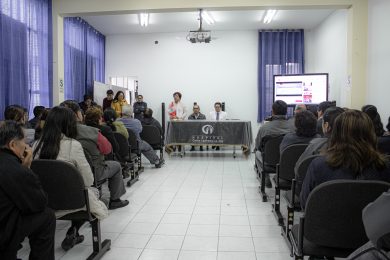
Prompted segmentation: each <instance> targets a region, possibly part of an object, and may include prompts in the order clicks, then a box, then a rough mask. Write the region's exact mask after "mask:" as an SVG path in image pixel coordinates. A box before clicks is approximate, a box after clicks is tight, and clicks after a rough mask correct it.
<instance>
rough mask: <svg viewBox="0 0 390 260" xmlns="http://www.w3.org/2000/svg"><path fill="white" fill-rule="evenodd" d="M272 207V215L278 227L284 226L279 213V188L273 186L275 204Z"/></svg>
mask: <svg viewBox="0 0 390 260" xmlns="http://www.w3.org/2000/svg"><path fill="white" fill-rule="evenodd" d="M272 206H273V208H274V213H275V216H276V218H277V220H278V224H279V225H280V226H284V223H283V216H282V213H281V212H280V188H279V187H278V186H275V202H274V204H273V205H272Z"/></svg>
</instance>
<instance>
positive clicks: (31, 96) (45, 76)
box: [0, 0, 53, 119]
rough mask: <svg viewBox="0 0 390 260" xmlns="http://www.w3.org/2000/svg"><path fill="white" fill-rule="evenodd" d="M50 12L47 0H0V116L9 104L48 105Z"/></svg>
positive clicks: (50, 47) (50, 68)
mask: <svg viewBox="0 0 390 260" xmlns="http://www.w3.org/2000/svg"><path fill="white" fill-rule="evenodd" d="M51 13H52V10H51V0H0V119H3V111H4V109H5V107H6V106H8V105H11V104H19V105H21V106H23V107H26V108H27V109H29V111H30V115H31V114H32V110H33V108H34V106H36V105H43V106H45V107H49V106H51V105H52V87H51V86H52V85H53V84H52V82H53V78H52V75H53V74H52V29H51V24H52V18H51Z"/></svg>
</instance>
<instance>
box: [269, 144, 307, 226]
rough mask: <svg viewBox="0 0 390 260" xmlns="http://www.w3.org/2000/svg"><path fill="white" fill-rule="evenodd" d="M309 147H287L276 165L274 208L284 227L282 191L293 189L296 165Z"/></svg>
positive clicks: (300, 145) (295, 145)
mask: <svg viewBox="0 0 390 260" xmlns="http://www.w3.org/2000/svg"><path fill="white" fill-rule="evenodd" d="M307 146H308V144H292V145H289V146H287V147H286V148H285V149H284V150H283V151H282V153H281V154H280V161H279V163H278V164H277V165H276V175H275V177H274V181H275V201H274V204H273V205H272V206H273V209H274V213H275V216H276V218H277V219H278V223H279V225H281V226H282V227H284V226H285V225H284V218H283V216H282V213H281V212H280V191H281V190H284V191H288V190H290V189H291V182H292V180H293V179H294V177H295V173H294V167H295V164H296V162H297V161H298V159H299V157H300V156H301V155H302V153H303V152H304V151H305V149H306V147H307Z"/></svg>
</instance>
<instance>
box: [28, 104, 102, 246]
mask: <svg viewBox="0 0 390 260" xmlns="http://www.w3.org/2000/svg"><path fill="white" fill-rule="evenodd" d="M76 136H77V122H76V116H75V114H74V113H73V112H72V110H70V109H69V108H65V107H54V108H52V109H51V110H50V112H49V114H48V116H47V118H46V122H45V126H44V127H43V130H42V135H41V138H40V139H39V141H37V142H35V143H34V145H33V151H34V152H33V158H34V159H49V160H61V161H65V162H68V163H70V164H72V165H73V166H75V167H76V168H77V169H78V170H79V172H80V174H81V177H82V178H83V180H84V185H85V187H86V188H88V195H89V203H90V207H91V212H92V213H93V214H94V215H95V216H96V217H97V218H104V217H106V216H107V215H108V210H107V207H106V205H105V204H104V203H103V202H102V201H100V200H99V199H98V197H97V196H96V191H97V190H96V188H93V187H91V186H92V185H93V180H94V176H93V174H92V171H91V167H90V166H89V164H88V161H87V159H86V158H85V155H84V150H83V147H82V146H81V144H80V142H79V141H77V140H76V139H75V138H76ZM80 210H82V209H80ZM74 211H78V210H74ZM71 212H73V211H69V210H58V211H56V217H57V218H59V217H61V216H64V215H66V214H68V213H71ZM83 224H84V221H83V220H81V221H80V220H78V221H76V220H72V226H71V227H70V228H69V229H68V231H67V233H66V237H65V239H64V240H63V241H62V244H61V247H62V248H63V249H64V250H65V251H67V250H69V249H70V248H72V247H73V246H74V245H76V244H79V243H81V242H82V241H83V240H84V236H82V235H79V232H78V231H79V229H80V227H81V226H82V225H83Z"/></svg>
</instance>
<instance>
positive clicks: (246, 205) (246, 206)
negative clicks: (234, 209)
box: [238, 164, 257, 260]
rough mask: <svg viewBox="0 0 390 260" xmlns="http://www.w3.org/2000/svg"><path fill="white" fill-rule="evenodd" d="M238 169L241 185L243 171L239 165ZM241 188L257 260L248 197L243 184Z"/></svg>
mask: <svg viewBox="0 0 390 260" xmlns="http://www.w3.org/2000/svg"><path fill="white" fill-rule="evenodd" d="M238 167H239V171H240V177H241V183H242V171H241V167H240V164H239V165H238ZM241 186H242V191H243V194H244V201H245V208H246V213H247V217H248V223H249V230H250V232H251V240H252V245H253V252H254V253H255V258H256V260H257V253H256V247H255V241H254V239H253V232H252V225H251V222H250V218H249V211H248V204H247V202H246V195H245V190H244V185H243V184H241Z"/></svg>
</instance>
